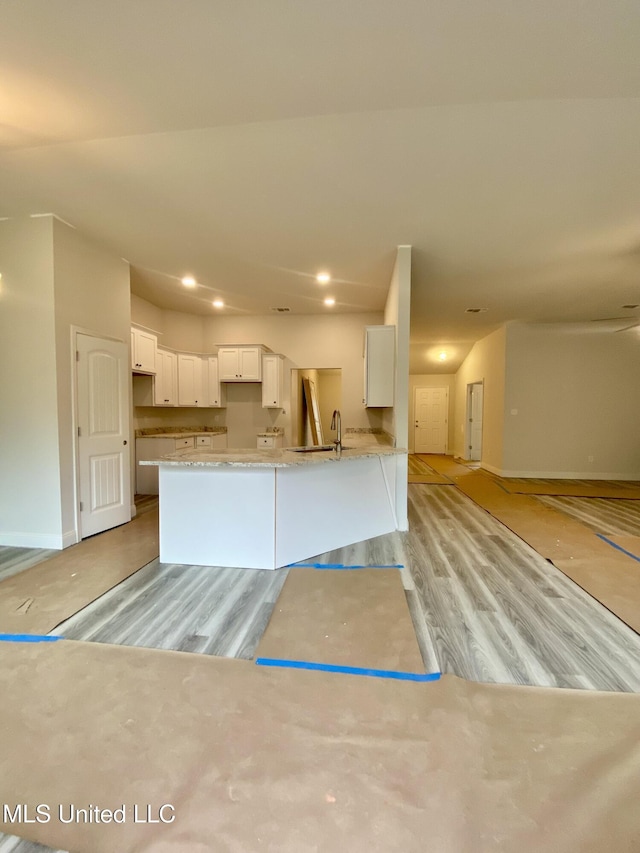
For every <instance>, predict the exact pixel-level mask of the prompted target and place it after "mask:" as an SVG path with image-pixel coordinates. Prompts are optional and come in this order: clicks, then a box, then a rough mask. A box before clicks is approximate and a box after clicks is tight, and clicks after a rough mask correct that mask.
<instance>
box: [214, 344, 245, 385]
mask: <svg viewBox="0 0 640 853" xmlns="http://www.w3.org/2000/svg"><path fill="white" fill-rule="evenodd" d="M218 369H219V379H220V382H237V381H238V378H239V375H240V371H239V368H238V350H237V349H236V348H231V347H221V348H220V349H219V350H218Z"/></svg>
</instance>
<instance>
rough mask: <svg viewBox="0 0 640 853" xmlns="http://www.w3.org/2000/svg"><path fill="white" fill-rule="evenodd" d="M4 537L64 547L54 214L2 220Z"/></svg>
mask: <svg viewBox="0 0 640 853" xmlns="http://www.w3.org/2000/svg"><path fill="white" fill-rule="evenodd" d="M0 273H1V274H2V279H0V371H1V372H0V435H1V436H2V440H1V441H0V471H1V472H2V473H1V475H0V544H3V545H17V546H21V545H22V546H31V547H41V548H59V547H60V546H61V535H62V521H61V499H60V462H59V455H58V403H57V377H56V362H55V321H54V309H53V305H54V302H53V226H52V220H51V218H50V217H47V218H38V219H31V218H28V217H25V218H21V219H11V220H8V221H4V222H0Z"/></svg>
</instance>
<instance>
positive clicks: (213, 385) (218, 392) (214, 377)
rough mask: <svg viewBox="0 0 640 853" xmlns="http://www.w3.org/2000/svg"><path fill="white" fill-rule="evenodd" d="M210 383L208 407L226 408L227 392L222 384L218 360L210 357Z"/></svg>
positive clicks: (208, 386) (208, 385)
mask: <svg viewBox="0 0 640 853" xmlns="http://www.w3.org/2000/svg"><path fill="white" fill-rule="evenodd" d="M208 362H209V381H208V383H207V406H209V407H210V408H212V409H221V408H224V406H225V405H226V402H227V390H226V388H225V387H224V385H222V384H221V383H220V372H219V370H218V359H217V357H216V356H213V355H212V356H209V359H208Z"/></svg>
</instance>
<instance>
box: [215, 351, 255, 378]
mask: <svg viewBox="0 0 640 853" xmlns="http://www.w3.org/2000/svg"><path fill="white" fill-rule="evenodd" d="M261 357H262V350H261V349H260V347H220V349H219V350H218V366H219V369H220V382H260V381H261V379H262V360H261Z"/></svg>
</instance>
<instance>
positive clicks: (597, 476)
mask: <svg viewBox="0 0 640 853" xmlns="http://www.w3.org/2000/svg"><path fill="white" fill-rule="evenodd" d="M480 467H481V468H485V469H486V470H487V471H489V472H490V473H491V474H496V475H497V476H498V477H535V478H537V479H540V480H640V472H637V473H635V474H633V473H632V474H630V473H629V472H628V471H627V472H625V473H621V472H620V471H505V470H504V469H502V468H496V467H495V466H494V465H488V464H487V463H486V462H481V463H480Z"/></svg>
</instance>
